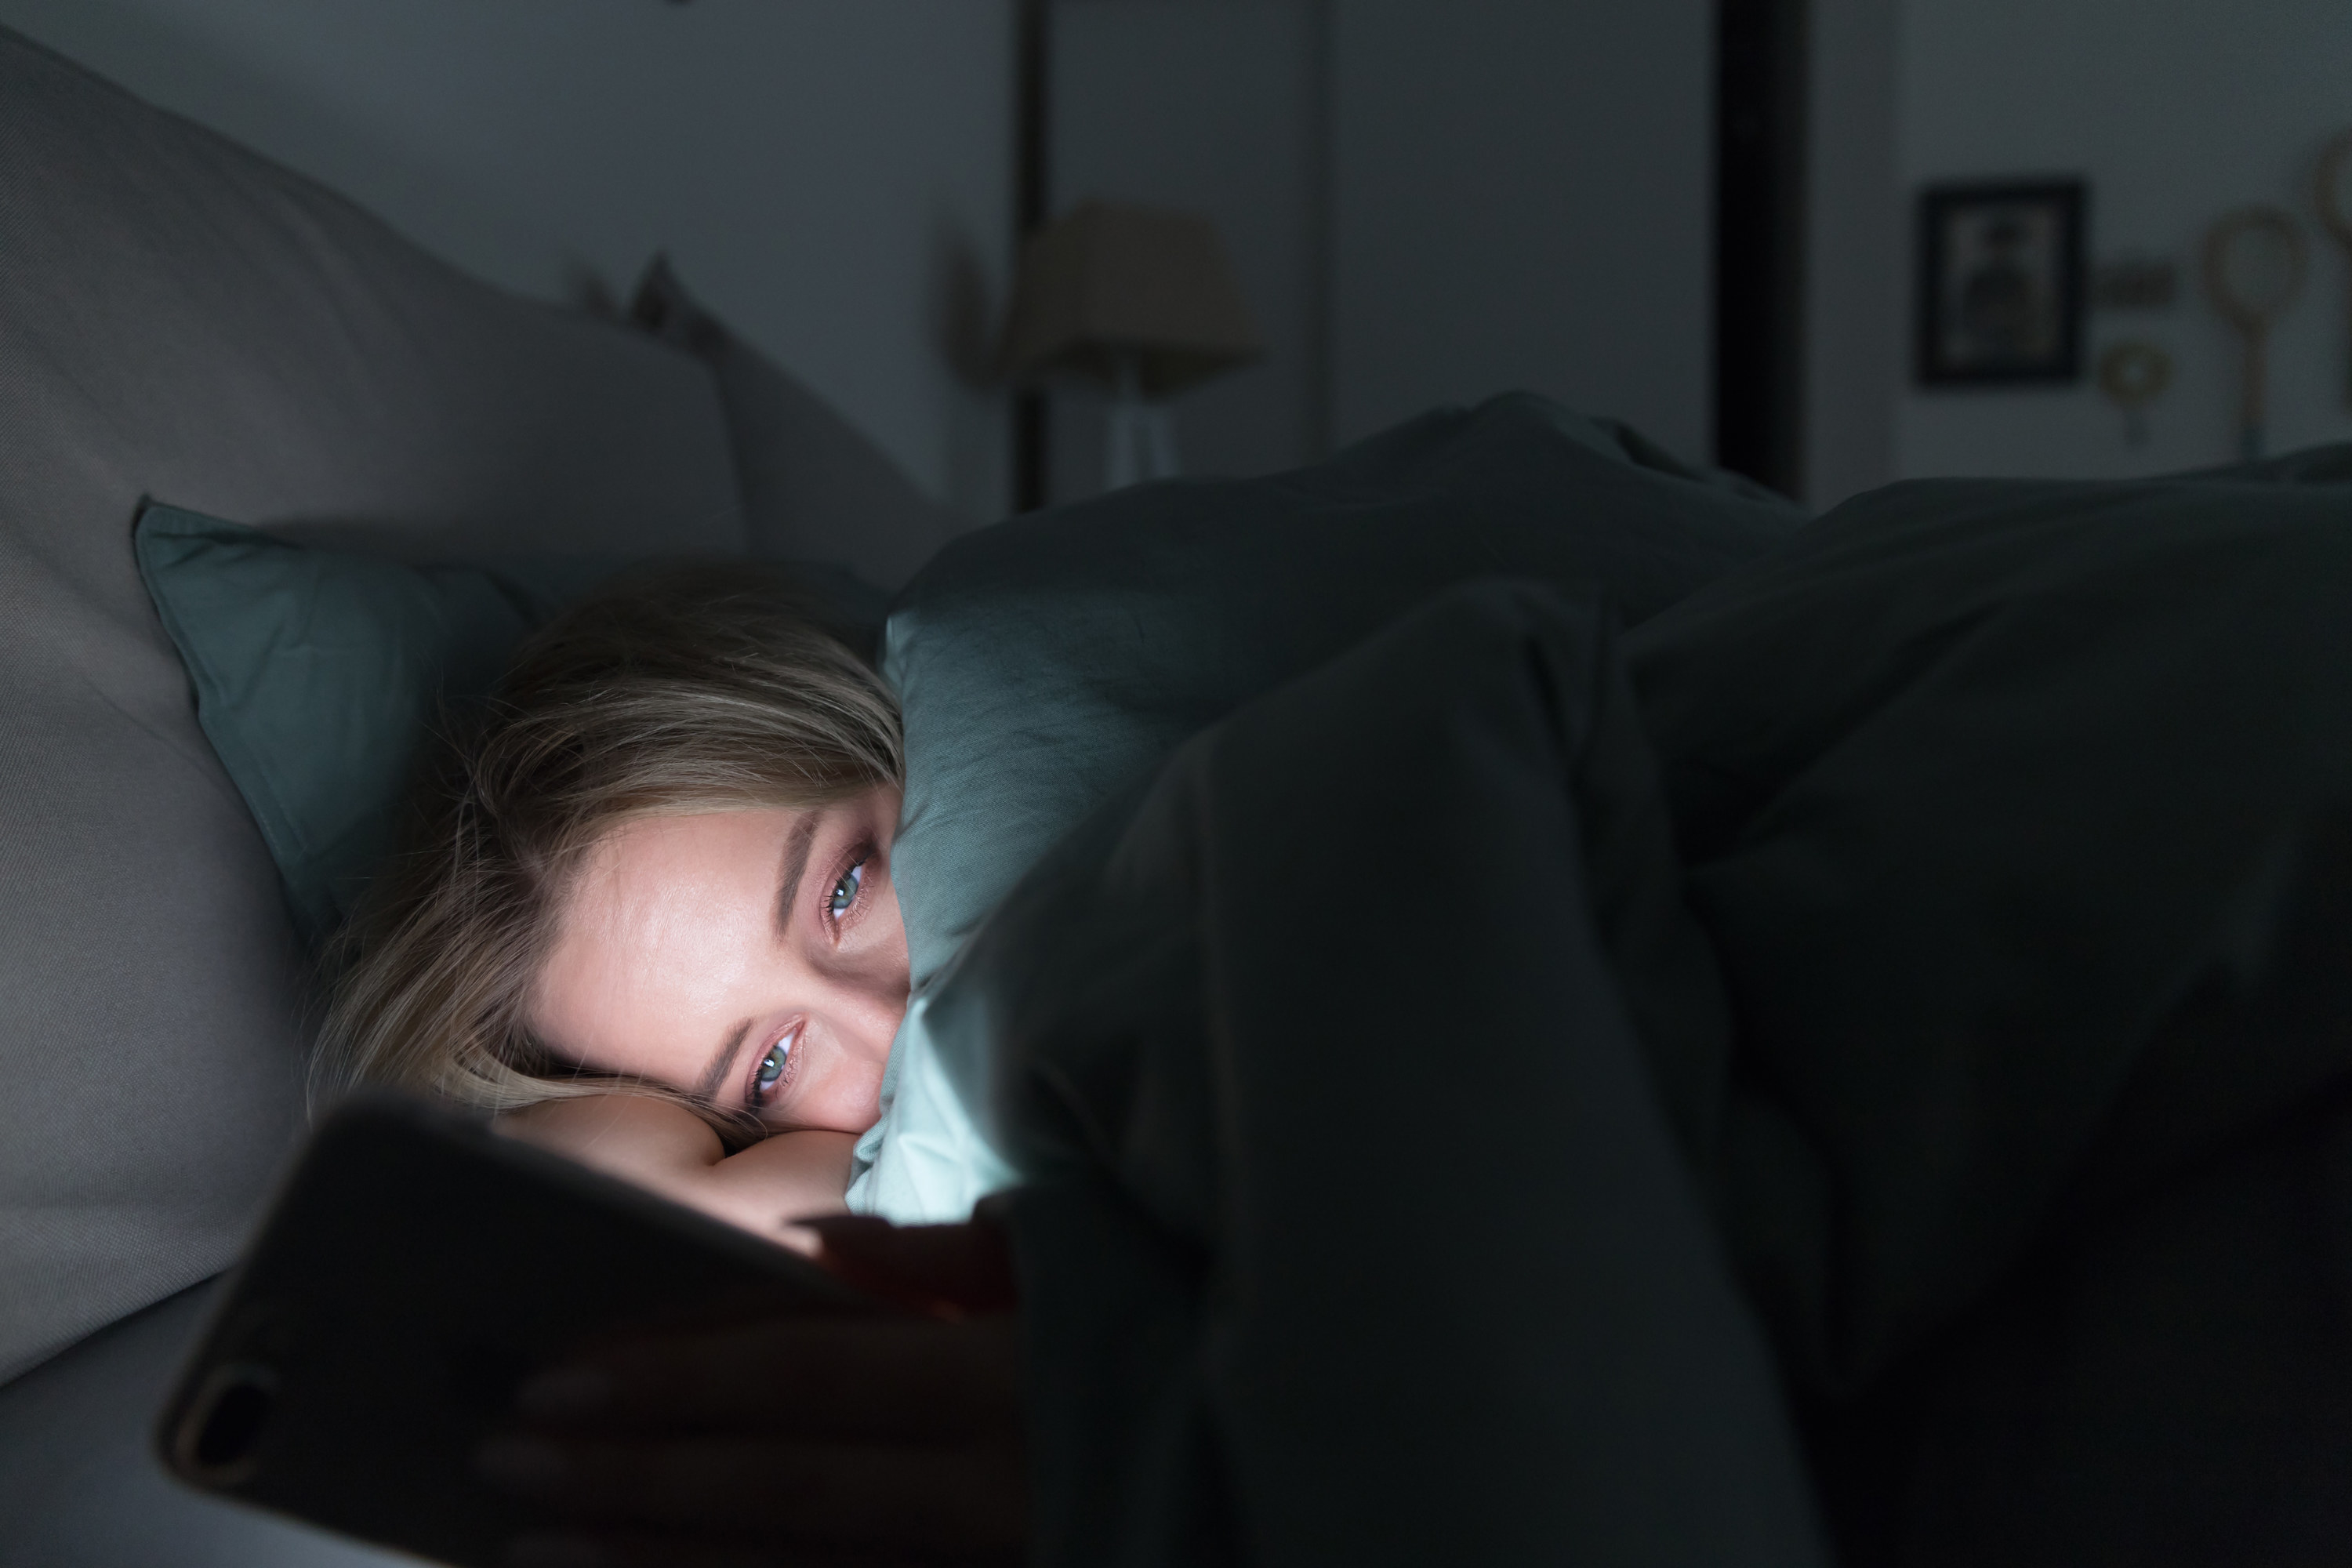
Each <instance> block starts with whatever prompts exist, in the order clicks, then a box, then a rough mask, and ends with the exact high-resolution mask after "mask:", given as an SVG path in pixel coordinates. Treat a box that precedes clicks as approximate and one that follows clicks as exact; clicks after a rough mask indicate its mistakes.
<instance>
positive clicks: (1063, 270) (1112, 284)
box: [1003, 201, 1263, 489]
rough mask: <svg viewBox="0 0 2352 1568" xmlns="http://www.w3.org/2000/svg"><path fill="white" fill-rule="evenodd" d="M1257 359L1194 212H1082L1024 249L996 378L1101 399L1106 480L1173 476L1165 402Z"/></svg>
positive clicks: (1218, 254)
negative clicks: (1095, 387) (1087, 391)
mask: <svg viewBox="0 0 2352 1568" xmlns="http://www.w3.org/2000/svg"><path fill="white" fill-rule="evenodd" d="M1262 352H1263V349H1262V345H1261V344H1260V342H1259V341H1258V335H1257V328H1256V326H1255V323H1254V322H1252V321H1251V320H1250V313H1249V307H1248V306H1246V305H1245V304H1244V303H1243V302H1242V291H1241V288H1240V286H1239V285H1238V284H1236V283H1235V282H1234V275H1233V268H1231V267H1230V266H1229V265H1228V264H1227V262H1226V260H1225V248H1224V247H1223V245H1222V244H1221V243H1219V241H1218V239H1217V230H1216V226H1215V225H1213V224H1212V223H1211V222H1210V221H1209V220H1208V219H1207V218H1205V217H1202V216H1197V215H1194V214H1192V213H1182V212H1170V211H1166V210H1163V209H1160V208H1156V207H1140V206H1127V205H1117V204H1113V203H1110V202H1099V201H1087V202H1081V203H1079V204H1078V205H1076V207H1074V208H1073V209H1071V211H1070V213H1069V214H1068V216H1065V217H1063V218H1061V219H1059V220H1058V221H1056V222H1055V223H1054V224H1052V225H1050V226H1047V227H1045V228H1043V229H1040V230H1039V231H1038V232H1037V233H1035V234H1034V235H1032V236H1031V237H1029V240H1028V242H1027V243H1026V244H1025V245H1024V247H1022V252H1021V270H1020V275H1019V277H1018V278H1017V279H1016V280H1015V282H1014V285H1013V308H1012V310H1011V312H1010V314H1009V315H1008V317H1007V319H1006V321H1005V329H1004V356H1003V363H1004V369H1005V371H1006V373H1007V374H1009V375H1011V376H1012V377H1013V379H1014V380H1016V381H1020V382H1024V383H1031V384H1034V383H1037V382H1040V381H1044V380H1046V379H1049V378H1052V377H1055V376H1065V375H1073V374H1075V375H1078V376H1083V377H1085V378H1087V379H1089V380H1093V381H1097V382H1099V383H1101V384H1103V385H1105V386H1107V387H1108V388H1109V390H1110V410H1109V414H1110V417H1109V422H1108V428H1107V430H1106V432H1105V438H1104V450H1103V482H1104V485H1105V486H1106V487H1107V488H1108V489H1118V488H1119V487H1120V486H1123V485H1130V484H1133V483H1135V482H1136V481H1137V480H1139V479H1168V478H1171V477H1173V476H1174V475H1175V473H1176V472H1177V461H1176V428H1175V422H1174V420H1173V418H1172V417H1171V416H1170V413H1169V410H1168V406H1167V399H1168V398H1169V397H1170V396H1171V395H1173V394H1175V393H1178V392H1181V391H1182V390H1183V389H1184V388H1186V387H1188V386H1192V385H1193V384H1197V383H1199V382H1202V381H1205V380H1207V379H1208V378H1209V377H1211V376H1213V375H1216V374H1220V373H1222V372H1223V371H1227V370H1231V369H1233V368H1234V366H1236V365H1240V364H1244V363H1248V362H1249V361H1251V360H1254V359H1255V358H1257V357H1258V355H1259V354H1260V353H1262Z"/></svg>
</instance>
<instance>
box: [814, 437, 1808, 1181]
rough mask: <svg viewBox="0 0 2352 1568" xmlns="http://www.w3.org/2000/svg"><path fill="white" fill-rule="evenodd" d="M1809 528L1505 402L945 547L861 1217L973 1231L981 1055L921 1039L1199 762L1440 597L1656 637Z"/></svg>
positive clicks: (918, 715)
mask: <svg viewBox="0 0 2352 1568" xmlns="http://www.w3.org/2000/svg"><path fill="white" fill-rule="evenodd" d="M1804 519H1805V514H1804V513H1803V512H1802V511H1801V510H1799V509H1798V508H1797V507H1796V506H1794V505H1793V504H1791V503H1790V502H1789V501H1786V500H1781V499H1780V498H1779V497H1777V496H1774V495H1772V494H1771V493H1770V492H1769V491H1767V490H1764V489H1761V488H1760V487H1758V486H1755V485H1753V484H1750V483H1749V482H1748V481H1747V480H1744V479H1737V478H1734V477H1732V476H1729V475H1726V474H1721V473H1717V472H1713V471H1710V470H1705V469H1699V468H1692V467H1689V466H1687V465H1685V464H1682V463H1679V462H1676V461H1675V459H1673V458H1670V457H1669V456H1667V455H1666V454H1665V453H1664V451H1662V450H1661V449H1659V448H1658V447H1655V446H1654V445H1653V444H1652V443H1650V442H1648V441H1646V440H1644V439H1643V437H1640V436H1639V435H1637V434H1635V433H1634V432H1633V431H1631V430H1628V429H1626V428H1625V427H1623V426H1619V425H1615V424H1613V423H1611V422H1608V421H1603V420H1595V419H1589V418H1585V417H1583V416H1579V415H1576V414H1572V413H1570V412H1569V411H1568V410H1566V409H1563V408H1561V407H1559V405H1556V404H1552V403H1549V402H1548V401H1546V400H1544V399H1542V398H1540V397H1536V396H1533V395H1526V394H1513V395H1506V396H1503V397H1498V398H1496V399H1494V400H1492V401H1491V402H1488V403H1486V404H1485V405H1481V406H1479V407H1478V408H1475V409H1469V410H1465V409H1458V408H1456V409H1445V410H1441V411H1439V412H1436V413H1433V414H1430V415H1427V416H1423V417H1422V418H1420V419H1416V420H1414V421H1412V422H1411V423H1409V424H1406V425H1403V426H1399V427H1398V428H1396V429H1394V430H1391V431H1389V432H1388V433H1386V434H1384V435H1381V436H1377V437H1373V438H1371V439H1370V440H1369V441H1366V442H1364V443H1362V444H1361V445H1360V446H1357V447H1353V448H1350V449H1349V450H1348V451H1346V452H1343V453H1341V454H1339V456H1338V457H1336V458H1332V459H1331V460H1330V461H1328V462H1327V463H1324V464H1321V465H1319V466H1318V467H1315V468H1303V469H1299V470H1297V471H1296V472H1292V473H1287V474H1280V475H1276V476H1275V477H1273V478H1270V479H1252V480H1238V481H1171V482H1167V483H1161V484H1152V485H1145V486H1139V487H1137V488H1135V489H1126V490H1120V491H1117V492H1114V493H1113V494H1111V495H1108V496H1106V497H1103V498H1100V499H1098V500H1093V501H1089V502H1086V503H1082V504H1080V505H1076V506H1071V507H1066V508H1063V509H1060V510H1055V511H1051V512H1045V513H1041V514H1038V515H1035V516H1033V517H1028V518H1022V519H1017V520H1015V521H1011V522H1006V523H1003V524H1000V525H998V526H997V527H995V528H992V529H989V530H986V531H982V532H980V533H977V534H973V535H971V536H970V537H968V538H966V539H962V540H960V541H957V542H954V543H952V544H950V546H948V548H947V549H946V550H944V551H943V552H941V553H940V556H939V558H938V559H937V560H935V561H933V562H932V563H931V564H930V565H929V566H928V567H926V568H925V569H924V570H923V572H922V573H921V574H919V576H917V577H916V579H915V580H914V582H913V583H911V584H908V587H907V589H906V590H905V592H904V593H903V594H901V595H900V596H899V599H898V603H897V605H895V606H894V607H893V609H892V612H891V616H890V622H889V627H888V631H887V637H886V644H885V647H886V651H885V656H884V668H885V672H886V673H887V675H888V676H889V678H890V679H891V681H892V683H893V684H894V685H895V686H896V687H897V688H898V693H899V700H900V702H901V704H902V706H903V708H904V710H905V713H906V724H907V803H906V811H905V815H904V816H903V818H902V821H901V826H900V828H899V835H898V841H897V844H896V846H895V847H894V848H893V849H892V852H891V864H892V875H893V877H894V879H895V880H896V882H897V884H898V895H899V906H900V909H901V910H902V911H903V912H904V914H905V917H906V921H907V938H908V952H909V956H910V959H911V962H912V967H913V978H914V984H915V991H916V995H915V999H914V1002H913V1004H912V1005H910V1006H909V1008H908V1018H907V1023H906V1024H905V1025H904V1026H902V1028H901V1031H900V1034H899V1037H898V1041H897V1042H896V1044H895V1045H894V1047H893V1049H892V1052H891V1063H890V1073H889V1079H888V1080H887V1083H886V1086H885V1093H886V1099H887V1111H886V1114H885V1116H884V1118H883V1121H882V1122H881V1123H880V1124H879V1125H878V1126H877V1128H876V1129H875V1131H873V1132H871V1133H869V1134H868V1136H867V1138H866V1140H865V1141H864V1142H862V1143H861V1145H860V1151H861V1159H862V1160H863V1161H865V1162H866V1169H865V1170H864V1171H863V1172H862V1173H861V1174H860V1176H859V1178H858V1182H857V1184H856V1188H855V1189H854V1191H853V1201H854V1202H855V1203H856V1204H857V1205H859V1206H861V1207H865V1208H868V1209H871V1210H874V1211H876V1212H880V1213H885V1214H887V1215H891V1216H892V1217H895V1218H905V1219H919V1218H952V1217H960V1216H961V1212H963V1211H965V1210H968V1209H969V1207H970V1205H971V1201H972V1200H973V1199H974V1198H975V1197H977V1196H978V1195H979V1194H980V1193H981V1192H982V1191H983V1190H984V1189H985V1188H986V1187H987V1186H988V1185H990V1184H992V1183H994V1182H997V1181H1001V1180H1002V1179H1003V1178H1004V1176H1005V1175H1006V1174H1007V1173H1006V1172H1005V1170H1004V1168H1003V1166H1002V1164H1001V1163H997V1162H996V1161H995V1159H994V1155H993V1153H992V1151H989V1150H988V1149H987V1148H986V1147H985V1146H984V1144H983V1143H982V1141H981V1140H979V1138H978V1136H977V1134H976V1133H975V1132H974V1131H973V1130H972V1128H971V1124H970V1121H969V1120H968V1119H967V1118H964V1117H963V1116H962V1114H961V1104H962V1103H963V1102H964V1100H966V1099H967V1098H968V1096H967V1090H969V1091H970V1092H971V1093H972V1094H976V1093H977V1092H978V1091H979V1088H980V1081H981V1080H980V1073H981V1071H982V1060H981V1058H982V1056H983V1055H984V1052H985V1042H982V1041H973V1040H955V1041H951V1040H944V1039H934V1038H932V1037H931V1036H930V1034H929V1026H928V1024H927V1023H926V1022H925V1019H926V1016H927V1012H926V1004H925V1001H924V996H925V994H926V993H928V992H929V990H930V988H931V987H932V986H933V985H934V984H936V982H937V981H938V980H939V979H940V976H941V974H942V973H943V972H944V971H945V969H946V967H947V966H948V964H949V963H950V961H951V960H952V959H953V957H954V956H955V954H956V953H957V952H958V951H960V949H961V947H962V945H963V942H964V941H965V939H966V938H967V937H969V936H970V934H971V931H973V929H974V928H975V927H976V926H977V925H978V924H979V922H980V921H981V920H982V918H983V917H984V916H985V915H986V914H987V913H988V912H989V910H991V909H992V908H993V907H994V906H995V905H996V903H997V902H998V900H1001V899H1002V898H1003V895H1004V894H1005V893H1006V892H1007V891H1008V890H1009V889H1011V888H1012V886H1013V883H1014V882H1015V881H1016V880H1017V879H1019V878H1020V877H1021V876H1022V874H1023V873H1024V872H1025V871H1026V870H1027V869H1028V868H1029V867H1030V866H1031V865H1032V864H1033V863H1034V861H1035V860H1036V859H1037V858H1039V857H1040V856H1041V855H1042V854H1043V853H1044V852H1045V849H1047V848H1048V847H1050V846H1051V845H1052V844H1053V843H1054V842H1055V840H1056V839H1058V838H1060V837H1062V836H1063V835H1064V834H1065V833H1066V832H1067V831H1068V830H1069V829H1070V828H1071V827H1072V826H1074V825H1075V824H1076V823H1077V822H1078V821H1079V819H1080V818H1082V817H1084V816H1086V815H1087V813H1088V812H1089V811H1091V810H1092V809H1093V808H1094V807H1095V806H1097V805H1098V804H1100V803H1101V802H1103V801H1104V800H1106V799H1108V797H1109V796H1111V795H1114V794H1116V793H1118V792H1119V791H1121V790H1123V789H1126V788H1128V787H1129V786H1131V785H1133V784H1137V783H1139V781H1141V780H1143V779H1145V778H1147V777H1149V776H1150V773H1151V772H1152V770H1153V769H1154V768H1156V766H1157V765H1158V764H1159V763H1160V759H1161V758H1163V757H1165V756H1166V755H1167V754H1168V753H1169V752H1171V751H1172V750H1173V749H1174V748H1175V747H1176V746H1177V745H1178V744H1179V743H1181V742H1182V741H1183V740H1184V739H1185V738H1186V737H1187V736H1189V735H1191V734H1192V733H1193V732H1194V731H1197V730H1199V729H1200V728H1202V726H1203V725H1206V724H1209V723H1211V722H1213V721H1215V720H1217V719H1219V718H1221V717H1223V715H1224V714H1226V713H1228V712H1230V711H1232V710H1234V708H1236V707H1238V706H1239V705H1240V704H1242V703H1243V702H1244V701H1246V700H1249V699H1250V698H1252V697H1255V696H1256V695H1257V694H1259V693H1260V692H1263V691H1265V690H1267V689H1270V688H1272V687H1274V686H1276V685H1279V684H1280V683H1282V682H1283V681H1286V680H1288V679H1292V678H1293V677H1295V676H1297V675H1300V674H1303V673H1304V672H1305V671H1307V670H1308V669H1310V668H1313V667H1315V666H1316V665H1318V664H1320V663H1322V662H1323V661H1324V660H1326V659H1328V658H1331V657H1333V656H1334V655H1336V654H1338V653H1339V652H1340V651H1342V650H1343V649H1345V648H1347V647H1349V646H1350V645H1352V644H1354V643H1356V642H1358V641H1360V639H1361V638H1363V637H1366V636H1367V635H1369V634H1370V633H1371V632H1372V631H1374V630H1376V629H1378V628H1379V627H1380V626H1382V625H1384V624H1386V623H1387V622H1388V621H1390V620H1391V619H1392V618H1393V617H1395V616H1398V615H1399V614H1401V613H1402V612H1403V611H1405V610H1406V609H1409V608H1411V607H1412V606H1413V605H1416V604H1419V603H1420V602H1422V601H1423V600H1424V599H1426V598H1427V597H1429V596H1430V595H1433V594H1434V593H1436V592H1437V591H1439V590H1440V589H1442V588H1444V587H1446V586H1448V585H1450V584H1456V583H1461V582H1464V581H1466V580H1469V579H1472V578H1476V577H1483V576H1490V575H1496V574H1506V575H1514V576H1523V577H1535V578H1542V579H1547V580H1549V581H1552V582H1557V583H1562V584H1591V583H1594V582H1598V583H1600V584H1602V585H1604V586H1605V587H1606V588H1607V589H1608V590H1609V591H1610V593H1611V595H1612V596H1613V598H1614V599H1615V601H1616V603H1617V605H1618V606H1619V608H1620V610H1621V612H1622V615H1623V616H1624V617H1625V618H1626V619H1627V620H1628V621H1640V620H1643V619H1645V618H1647V617H1648V616H1653V615H1655V614H1656V613H1657V612H1658V611H1660V610H1662V609H1664V608H1665V607H1666V606H1667V605H1672V604H1674V603H1675V602H1676V601H1677V600H1679V599H1681V598H1682V597H1683V596H1684V595H1687V594H1689V593H1690V592H1692V591H1693V590H1694V589H1696V588H1697V587H1699V586H1700V585H1701V584H1706V583H1707V582H1710V581H1712V580H1713V579H1715V578H1717V576H1720V575H1722V574H1725V573H1727V572H1729V571H1731V570H1732V569H1733V568H1735V567H1738V566H1740V565H1742V564H1744V563H1748V562H1749V561H1753V560H1755V559H1757V558H1758V557H1759V556H1760V555H1762V554H1763V553H1765V552H1767V551H1769V550H1770V549H1772V548H1773V547H1774V546H1775V545H1777V544H1778V543H1780V542H1781V541H1782V540H1785V539H1787V538H1788V537H1790V535H1791V534H1792V533H1794V532H1795V531H1796V530H1797V529H1798V528H1799V526H1800V525H1801V523H1802V522H1803V521H1804Z"/></svg>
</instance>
